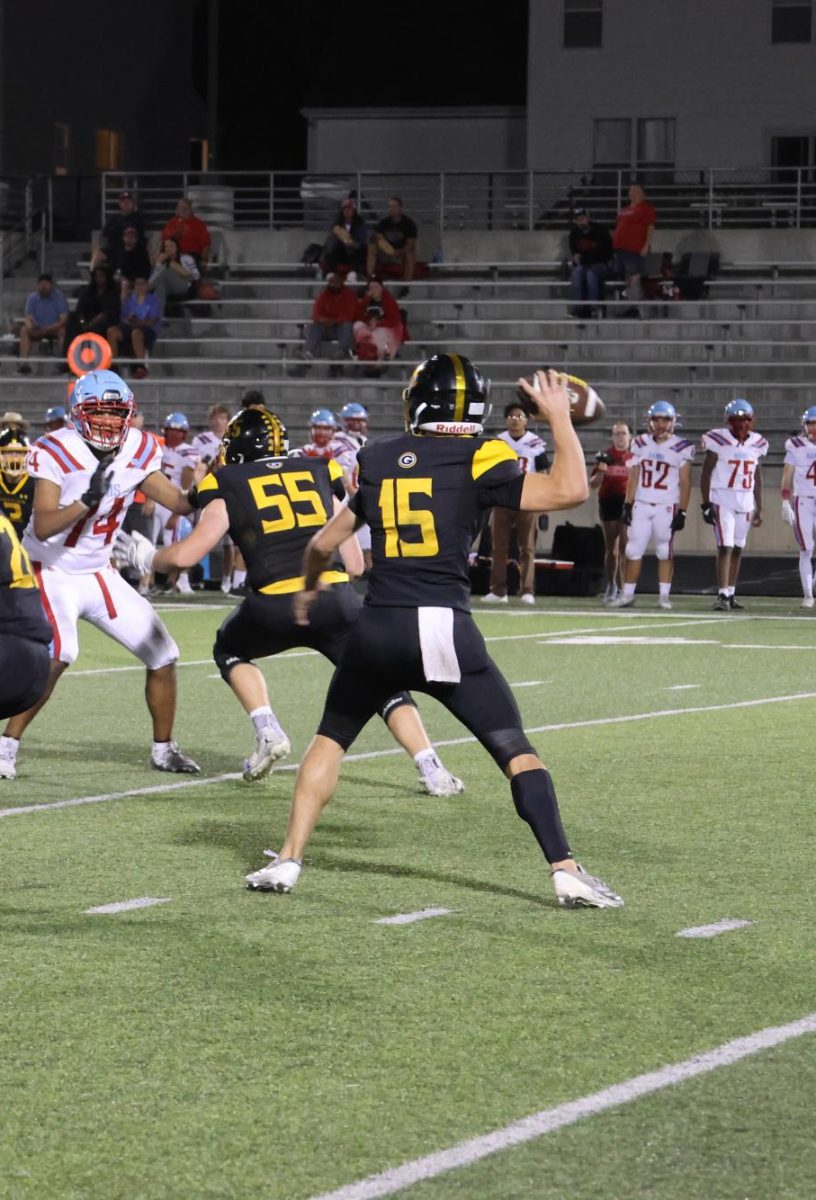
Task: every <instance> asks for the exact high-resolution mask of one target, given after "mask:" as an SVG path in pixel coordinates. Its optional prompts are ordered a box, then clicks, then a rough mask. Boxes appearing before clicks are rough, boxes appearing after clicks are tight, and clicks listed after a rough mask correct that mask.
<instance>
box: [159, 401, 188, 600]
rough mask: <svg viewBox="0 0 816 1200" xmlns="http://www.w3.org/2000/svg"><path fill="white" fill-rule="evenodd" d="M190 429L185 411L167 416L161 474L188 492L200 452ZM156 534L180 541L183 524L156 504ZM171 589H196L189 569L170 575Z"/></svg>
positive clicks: (169, 539)
mask: <svg viewBox="0 0 816 1200" xmlns="http://www.w3.org/2000/svg"><path fill="white" fill-rule="evenodd" d="M189 432H190V422H189V421H188V419H187V417H186V415H185V414H184V413H183V412H172V413H170V414H169V415H168V416H167V417H165V419H164V424H163V425H162V433H163V434H164V449H163V450H162V465H161V469H162V474H163V475H166V476H167V478H168V479H169V480H170V482H171V483H173V484H175V486H176V487H177V488H179V489H180V490H182V491H187V490H188V489H189V488H191V487H192V486H193V483H194V482H195V468H196V466H197V465H198V462H199V458H200V455H199V453H198V451H197V450H196V448H195V447H194V446H193V445H191V443H190V442H188V441H187V435H188V433H189ZM153 520H154V527H155V537H154V539H153V540H154V541H158V540H159V538H161V540H162V541H164V542H177V541H178V540H179V538H180V537H181V536H182V526H181V524H180V522H179V517H178V513H174V512H172V511H171V510H170V509H168V508H165V507H164V505H161V504H157V505H156V509H155V513H154V518H153ZM168 582H169V584H170V589H171V591H172V590H173V589H175V590H176V591H178V592H183V593H184V594H185V595H189V594H191V593H192V591H193V587H192V584H191V583H190V579H189V576H188V574H187V572H186V571H182V572H180V573H176V572H175V571H174V572H172V573H171V575H170V576H169V579H168Z"/></svg>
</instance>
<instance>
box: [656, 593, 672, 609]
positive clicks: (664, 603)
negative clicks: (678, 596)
mask: <svg viewBox="0 0 816 1200" xmlns="http://www.w3.org/2000/svg"><path fill="white" fill-rule="evenodd" d="M671 606H672V602H671V600H670V599H669V598H668V596H661V597H660V599H659V600H658V602H657V607H658V608H671Z"/></svg>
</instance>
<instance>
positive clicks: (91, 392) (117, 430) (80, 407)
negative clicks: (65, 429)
mask: <svg viewBox="0 0 816 1200" xmlns="http://www.w3.org/2000/svg"><path fill="white" fill-rule="evenodd" d="M135 412H136V404H135V402H134V400H133V393H132V392H131V390H130V388H129V387H128V385H127V384H126V383H125V381H124V379H122V377H121V376H120V375H117V374H116V372H115V371H90V372H89V373H88V374H87V375H83V376H82V377H81V378H80V379H78V380H77V381H76V383H75V384H74V389H73V392H72V395H71V420H72V421H73V423H74V428H75V429H76V431H77V433H78V434H79V436H80V437H81V438H82V439H83V441H86V442H87V443H88V445H89V446H93V448H94V449H95V450H118V449H119V447H120V446H121V445H122V443H123V442H124V440H125V438H126V437H127V435H128V431H129V429H130V423H131V421H132V420H133V415H134V413H135Z"/></svg>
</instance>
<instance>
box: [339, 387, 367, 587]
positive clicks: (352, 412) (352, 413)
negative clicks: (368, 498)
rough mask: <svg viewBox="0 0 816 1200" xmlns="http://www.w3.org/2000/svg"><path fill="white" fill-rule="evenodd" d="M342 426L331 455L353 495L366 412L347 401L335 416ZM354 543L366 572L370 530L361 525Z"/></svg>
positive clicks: (353, 402)
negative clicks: (357, 544)
mask: <svg viewBox="0 0 816 1200" xmlns="http://www.w3.org/2000/svg"><path fill="white" fill-rule="evenodd" d="M337 415H338V417H339V418H340V424H341V426H342V428H341V430H340V432H339V433H337V434H336V435H335V437H334V438H333V439H332V442H331V446H332V456H333V458H334V460H335V461H336V462H339V464H340V466H341V467H342V468H343V476H344V478H345V482H346V491H347V492H348V494H349V495H350V496H353V495H354V493H355V492H356V491H357V455H358V454H359V453H360V451H361V450H362V448H363V446H364V445H365V444H366V442H367V441H368V409H366V408H364V407H363V405H362V404H357V403H356V402H355V401H354V400H350V401H349V403H348V404H344V405H343V407H342V408H341V409H340V412H339V413H338V414H337ZM357 541H358V542H359V543H360V549H361V550H362V552H363V561H364V563H365V569H366V571H370V570H371V530H370V529H369V528H368V526H367V525H361V526H360V527H359V528H358V530H357Z"/></svg>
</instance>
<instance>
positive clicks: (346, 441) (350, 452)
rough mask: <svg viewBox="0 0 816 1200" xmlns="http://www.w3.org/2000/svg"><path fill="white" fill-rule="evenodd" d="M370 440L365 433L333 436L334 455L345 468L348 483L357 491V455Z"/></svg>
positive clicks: (331, 447) (332, 447)
mask: <svg viewBox="0 0 816 1200" xmlns="http://www.w3.org/2000/svg"><path fill="white" fill-rule="evenodd" d="M367 441H368V438H367V437H366V436H365V435H364V434H354V433H338V435H337V437H334V438H332V441H331V446H330V449H331V451H332V457H333V458H334V460H335V461H336V462H338V463H339V464H340V466H341V467H342V468H343V474H344V475H345V477H346V483H347V484H348V485H349V486H350V487H351V488H352V489H353V490H354V491H355V492H356V491H357V455H358V454H359V453H360V451H361V450H362V448H363V446H364V445H365V444H366V442H367Z"/></svg>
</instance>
